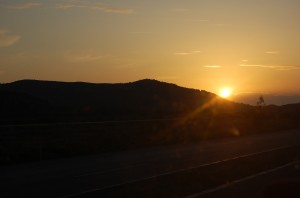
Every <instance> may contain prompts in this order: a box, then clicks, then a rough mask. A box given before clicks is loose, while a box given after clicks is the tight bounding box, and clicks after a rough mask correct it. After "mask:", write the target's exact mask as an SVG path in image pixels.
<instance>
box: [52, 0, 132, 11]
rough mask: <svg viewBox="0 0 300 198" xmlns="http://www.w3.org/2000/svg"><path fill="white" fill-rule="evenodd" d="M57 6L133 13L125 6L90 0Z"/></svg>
mask: <svg viewBox="0 0 300 198" xmlns="http://www.w3.org/2000/svg"><path fill="white" fill-rule="evenodd" d="M55 8H57V9H63V10H66V9H71V8H83V9H91V10H101V11H103V12H106V13H116V14H131V13H133V9H130V8H123V7H113V6H107V5H105V4H102V3H93V2H89V1H70V2H69V3H60V4H56V6H55Z"/></svg>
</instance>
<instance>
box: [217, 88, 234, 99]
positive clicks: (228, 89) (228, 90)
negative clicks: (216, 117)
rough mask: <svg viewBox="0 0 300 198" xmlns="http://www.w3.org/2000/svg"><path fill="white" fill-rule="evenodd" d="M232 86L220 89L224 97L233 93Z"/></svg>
mask: <svg viewBox="0 0 300 198" xmlns="http://www.w3.org/2000/svg"><path fill="white" fill-rule="evenodd" d="M231 92H232V90H231V88H222V89H221V91H220V96H221V97H222V98H228V97H229V96H230V95H231Z"/></svg>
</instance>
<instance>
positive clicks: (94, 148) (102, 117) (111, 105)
mask: <svg viewBox="0 0 300 198" xmlns="http://www.w3.org/2000/svg"><path fill="white" fill-rule="evenodd" d="M266 102H267V101H266ZM0 110H1V115H0V124H1V126H0V127H1V134H0V136H1V144H0V145H1V146H0V147H1V149H0V152H1V159H0V161H1V164H9V163H17V162H23V161H31V160H42V159H52V158H62V157H71V156H78V155H91V154H97V153H103V152H110V151H123V150H128V149H135V148H145V147H153V146H159V145H170V144H186V143H191V142H197V141H204V140H207V139H215V138H225V137H240V136H245V135H256V134H261V133H268V132H278V131H284V130H288V129H296V128H299V120H300V104H289V105H283V106H275V105H258V106H251V105H247V104H240V103H235V102H232V101H228V100H225V99H222V98H220V97H218V96H217V95H215V94H213V93H210V92H207V91H204V90H201V91H200V90H196V89H188V88H184V87H179V86H177V85H175V84H169V83H165V82H160V81H156V80H149V79H146V80H140V81H136V82H131V83H123V84H92V83H84V82H72V83H68V82H52V81H37V80H21V81H16V82H13V83H7V84H1V85H0Z"/></svg>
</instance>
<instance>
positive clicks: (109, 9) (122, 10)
mask: <svg viewBox="0 0 300 198" xmlns="http://www.w3.org/2000/svg"><path fill="white" fill-rule="evenodd" d="M102 10H103V11H104V12H107V13H116V14H131V13H133V9H128V8H116V7H103V8H102Z"/></svg>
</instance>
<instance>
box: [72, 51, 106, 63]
mask: <svg viewBox="0 0 300 198" xmlns="http://www.w3.org/2000/svg"><path fill="white" fill-rule="evenodd" d="M103 57H104V56H102V55H99V54H95V53H81V54H71V53H68V54H67V55H66V59H67V60H68V61H69V62H74V63H78V62H94V61H99V60H102V59H103Z"/></svg>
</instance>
